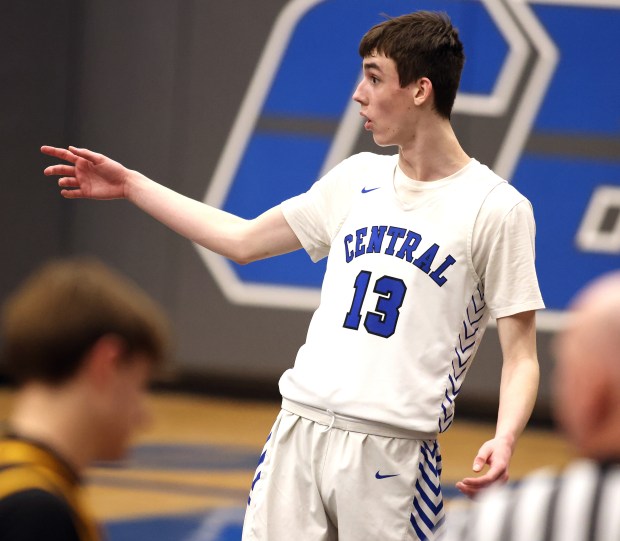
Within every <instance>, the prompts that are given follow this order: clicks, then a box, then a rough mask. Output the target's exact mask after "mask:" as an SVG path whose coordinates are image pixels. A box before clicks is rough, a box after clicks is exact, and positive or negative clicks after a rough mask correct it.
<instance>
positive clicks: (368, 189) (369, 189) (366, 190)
mask: <svg viewBox="0 0 620 541" xmlns="http://www.w3.org/2000/svg"><path fill="white" fill-rule="evenodd" d="M380 187H381V186H377V187H376V188H366V187H364V188H362V193H368V192H374V191H375V190H378V189H379V188H380Z"/></svg>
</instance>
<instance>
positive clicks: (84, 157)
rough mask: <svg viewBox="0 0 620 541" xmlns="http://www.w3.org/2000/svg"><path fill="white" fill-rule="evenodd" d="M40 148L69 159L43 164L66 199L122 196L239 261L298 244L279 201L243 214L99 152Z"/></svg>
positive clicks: (253, 259) (269, 254)
mask: <svg viewBox="0 0 620 541" xmlns="http://www.w3.org/2000/svg"><path fill="white" fill-rule="evenodd" d="M41 152H43V154H47V155H48V156H53V157H55V158H59V159H61V160H64V161H66V162H69V163H68V164H58V165H52V166H49V167H47V168H46V169H45V174H46V175H48V176H59V177H60V179H59V180H58V185H59V186H60V187H61V188H62V190H61V192H60V193H61V195H62V196H63V197H66V198H67V199H78V198H87V199H127V200H128V201H131V202H132V203H133V204H134V205H136V206H137V207H138V208H140V209H142V210H143V211H145V212H146V213H148V214H150V215H151V216H152V217H153V218H155V219H156V220H159V221H160V222H162V223H163V224H165V225H167V226H168V227H170V228H171V229H172V230H174V231H176V232H177V233H179V234H180V235H182V236H184V237H186V238H188V239H190V240H192V241H194V242H196V243H198V244H200V245H201V246H204V247H205V248H208V249H209V250H212V251H214V252H216V253H218V254H221V255H223V256H226V257H228V258H230V259H232V260H234V261H236V262H238V263H242V264H244V263H249V262H251V261H255V260H258V259H264V258H267V257H271V256H274V255H278V254H283V253H287V252H292V251H294V250H297V249H299V248H301V243H300V242H299V240H298V239H297V236H296V235H295V233H294V232H293V230H292V229H291V227H290V226H289V225H288V222H287V221H286V220H285V219H284V216H283V214H282V212H281V210H280V208H279V207H274V208H272V209H271V210H268V211H267V212H265V213H263V214H261V215H260V216H258V217H257V218H254V219H253V220H246V219H243V218H240V217H238V216H235V215H233V214H230V213H228V212H225V211H223V210H220V209H217V208H214V207H210V206H208V205H205V204H204V203H202V202H200V201H196V200H194V199H190V198H188V197H185V196H183V195H181V194H179V193H177V192H175V191H173V190H170V189H169V188H166V187H165V186H162V185H161V184H158V183H156V182H154V181H152V180H151V179H149V178H147V177H145V176H144V175H142V174H141V173H139V172H138V171H132V170H131V169H127V168H126V167H124V166H123V165H121V164H120V163H118V162H115V161H114V160H111V159H110V158H108V157H106V156H104V155H103V154H97V153H95V152H91V151H90V150H86V149H78V148H75V147H69V149H64V148H55V147H50V146H43V147H41Z"/></svg>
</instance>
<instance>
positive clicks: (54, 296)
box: [0, 260, 168, 541]
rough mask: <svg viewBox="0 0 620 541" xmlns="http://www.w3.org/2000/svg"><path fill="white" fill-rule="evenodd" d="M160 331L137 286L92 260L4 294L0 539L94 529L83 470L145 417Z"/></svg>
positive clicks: (60, 537) (115, 449)
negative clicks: (5, 403) (6, 387)
mask: <svg viewBox="0 0 620 541" xmlns="http://www.w3.org/2000/svg"><path fill="white" fill-rule="evenodd" d="M167 332H168V331H167V323H166V321H165V319H164V317H163V315H162V314H161V312H160V311H159V309H158V308H157V307H156V306H155V304H154V303H153V302H152V301H151V300H150V299H149V298H147V297H146V295H145V294H144V293H143V292H142V291H140V290H139V289H138V288H137V287H136V286H135V285H133V284H131V283H129V282H127V281H126V280H124V279H123V278H122V277H120V276H117V275H116V274H115V273H113V272H112V271H110V270H109V269H107V268H105V267H104V266H103V265H102V264H100V263H98V262H96V261H91V260H65V261H56V262H52V263H49V264H47V265H46V266H44V267H43V268H42V269H40V270H39V271H38V272H37V273H35V274H34V275H33V276H32V277H30V278H29V279H28V280H27V281H26V282H25V283H24V284H23V285H22V286H21V287H20V288H19V289H18V290H17V291H16V292H15V293H14V294H13V296H12V297H11V298H10V299H9V300H8V301H7V303H6V305H5V306H4V311H3V319H2V344H3V350H4V351H3V361H4V363H5V369H6V371H7V373H8V374H9V375H10V376H12V378H13V379H14V381H15V383H16V384H17V385H18V388H17V391H16V393H15V397H14V403H13V407H12V411H11V413H10V417H9V419H8V430H7V431H5V430H3V431H2V433H0V539H5V540H7V541H9V540H15V541H17V540H19V541H40V540H42V539H45V540H46V541H96V540H98V539H100V535H99V530H98V527H97V525H96V524H95V522H94V520H93V518H92V515H91V513H90V511H89V510H88V508H87V505H86V502H85V501H84V495H83V489H82V485H81V479H82V474H83V472H84V470H85V468H86V467H87V466H88V465H89V464H91V463H92V462H93V461H95V460H114V459H118V458H121V457H122V456H123V455H124V452H125V450H126V447H127V444H128V439H129V437H130V435H131V434H132V433H133V432H134V431H135V430H136V429H137V428H138V427H140V426H141V425H142V424H143V423H144V421H145V420H146V417H145V415H146V410H145V409H144V403H143V401H144V398H145V389H146V384H147V381H148V378H149V375H150V373H151V371H152V369H153V367H154V365H155V364H156V363H158V362H159V361H160V360H161V358H162V355H163V354H164V351H165V349H166V348H167V346H166V342H167V340H168V339H167Z"/></svg>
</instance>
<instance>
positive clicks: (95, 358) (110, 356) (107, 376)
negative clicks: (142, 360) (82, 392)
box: [84, 334, 125, 388]
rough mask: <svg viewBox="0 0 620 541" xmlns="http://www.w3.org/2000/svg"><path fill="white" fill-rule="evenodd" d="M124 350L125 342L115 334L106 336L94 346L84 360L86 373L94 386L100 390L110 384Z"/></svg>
mask: <svg viewBox="0 0 620 541" xmlns="http://www.w3.org/2000/svg"><path fill="white" fill-rule="evenodd" d="M124 350H125V347H124V342H123V340H122V339H121V338H120V337H118V336H116V335H114V334H106V335H104V336H102V337H101V338H99V339H98V340H97V341H96V342H95V343H94V344H93V346H92V347H91V348H90V350H89V351H88V352H87V353H86V356H85V359H84V372H85V375H86V377H87V378H88V380H89V381H90V383H91V384H92V385H94V386H95V387H97V388H100V387H102V386H106V385H108V384H109V382H110V381H111V380H112V379H113V377H114V376H115V375H116V373H117V371H118V365H119V362H120V360H121V358H122V356H123V354H124Z"/></svg>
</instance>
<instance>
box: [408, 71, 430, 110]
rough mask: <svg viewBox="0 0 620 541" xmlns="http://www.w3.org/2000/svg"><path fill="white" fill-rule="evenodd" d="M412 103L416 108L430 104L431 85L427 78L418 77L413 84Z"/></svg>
mask: <svg viewBox="0 0 620 541" xmlns="http://www.w3.org/2000/svg"><path fill="white" fill-rule="evenodd" d="M412 92H413V101H414V103H415V104H416V105H417V106H421V105H424V104H425V103H431V101H432V98H431V96H432V94H433V83H432V82H431V80H430V79H429V78H428V77H420V78H419V79H418V80H417V81H415V82H414V83H413V88H412Z"/></svg>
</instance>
